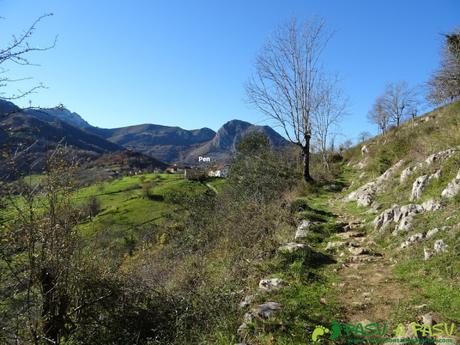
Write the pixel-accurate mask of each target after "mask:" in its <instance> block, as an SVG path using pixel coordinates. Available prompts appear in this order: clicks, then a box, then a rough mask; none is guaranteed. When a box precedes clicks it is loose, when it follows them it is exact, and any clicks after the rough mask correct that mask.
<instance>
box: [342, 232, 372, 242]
mask: <svg viewBox="0 0 460 345" xmlns="http://www.w3.org/2000/svg"><path fill="white" fill-rule="evenodd" d="M364 235H365V234H364V233H363V232H359V231H347V232H342V233H339V234H337V237H339V238H340V239H342V240H348V239H350V238H354V237H363V236H364Z"/></svg>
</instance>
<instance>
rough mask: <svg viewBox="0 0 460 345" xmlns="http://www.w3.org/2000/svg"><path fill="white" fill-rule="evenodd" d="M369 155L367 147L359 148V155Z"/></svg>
mask: <svg viewBox="0 0 460 345" xmlns="http://www.w3.org/2000/svg"><path fill="white" fill-rule="evenodd" d="M368 153H369V148H368V147H367V145H363V147H361V155H363V156H364V155H365V154H368Z"/></svg>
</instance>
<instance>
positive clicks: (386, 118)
mask: <svg viewBox="0 0 460 345" xmlns="http://www.w3.org/2000/svg"><path fill="white" fill-rule="evenodd" d="M367 118H368V119H369V121H370V122H371V123H374V124H376V125H377V127H378V128H379V130H380V131H381V132H382V134H385V132H386V131H387V129H388V126H389V125H390V115H389V114H388V113H387V112H386V111H385V107H384V100H383V98H382V97H379V98H377V99H376V101H375V102H374V104H373V105H372V109H371V110H370V111H369V113H368V114H367Z"/></svg>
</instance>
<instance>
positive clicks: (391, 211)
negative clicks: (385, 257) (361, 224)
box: [373, 199, 441, 231]
mask: <svg viewBox="0 0 460 345" xmlns="http://www.w3.org/2000/svg"><path fill="white" fill-rule="evenodd" d="M440 208H441V203H440V202H439V201H437V200H433V199H430V200H427V201H425V202H424V203H422V204H408V205H404V206H399V205H393V206H392V207H391V208H388V209H386V210H385V211H383V212H382V213H381V214H380V215H378V216H377V217H376V218H375V219H374V221H373V224H374V228H375V229H376V230H380V231H385V230H386V229H387V228H388V227H389V226H390V225H391V224H392V223H396V224H398V226H397V229H398V228H399V229H403V228H405V227H407V223H410V221H411V218H409V217H413V216H415V215H416V214H419V213H423V212H430V211H435V210H438V209H440Z"/></svg>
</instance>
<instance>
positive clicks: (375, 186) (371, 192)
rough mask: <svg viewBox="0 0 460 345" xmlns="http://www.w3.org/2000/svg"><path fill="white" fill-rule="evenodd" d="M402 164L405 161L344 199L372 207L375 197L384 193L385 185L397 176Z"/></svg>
mask: <svg viewBox="0 0 460 345" xmlns="http://www.w3.org/2000/svg"><path fill="white" fill-rule="evenodd" d="M402 163H403V161H399V162H397V163H396V164H395V165H393V166H392V167H391V168H389V169H388V170H387V171H385V172H384V173H383V174H382V175H380V176H379V177H378V178H377V179H375V180H374V181H371V182H368V183H366V184H365V185H363V186H361V187H360V188H358V189H357V190H355V191H353V192H351V193H350V194H348V195H347V196H346V197H345V198H344V201H347V202H348V201H356V203H357V204H358V206H361V207H367V206H370V205H371V204H372V203H373V202H374V199H375V195H376V194H378V193H380V192H381V191H382V189H383V187H384V185H385V183H386V182H387V181H388V180H390V179H391V178H392V177H393V176H394V175H395V173H396V171H397V170H398V169H399V168H400V167H401V165H402Z"/></svg>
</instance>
